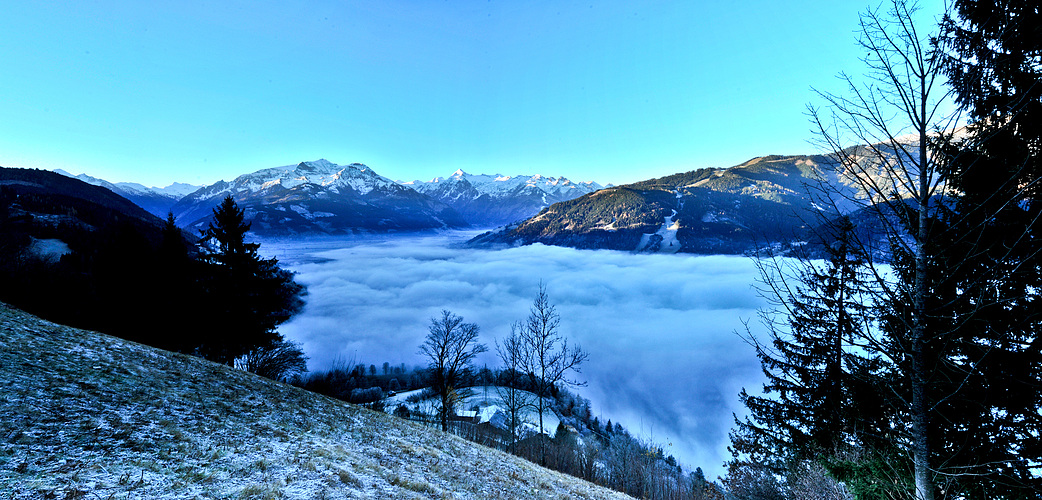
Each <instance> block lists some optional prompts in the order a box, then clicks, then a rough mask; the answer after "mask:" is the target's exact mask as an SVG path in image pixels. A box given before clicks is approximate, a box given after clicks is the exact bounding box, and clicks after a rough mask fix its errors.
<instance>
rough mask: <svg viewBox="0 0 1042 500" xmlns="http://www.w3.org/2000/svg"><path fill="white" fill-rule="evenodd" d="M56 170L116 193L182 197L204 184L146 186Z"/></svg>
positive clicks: (179, 183) (177, 183)
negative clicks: (113, 181)
mask: <svg viewBox="0 0 1042 500" xmlns="http://www.w3.org/2000/svg"><path fill="white" fill-rule="evenodd" d="M54 172H55V173H58V174H61V175H64V176H66V177H72V178H73V179H79V180H81V181H83V182H86V183H87V184H91V185H94V186H101V187H103V188H107V189H108V190H110V191H112V192H114V193H116V194H123V193H124V192H126V193H132V194H140V195H144V194H149V193H152V194H159V195H164V196H169V197H172V198H181V197H183V196H186V195H188V194H190V193H192V192H194V191H195V190H197V189H199V188H200V187H202V186H195V185H192V184H185V183H183V182H175V183H173V184H171V185H169V186H167V187H156V186H152V187H147V186H145V185H143V184H138V183H136V182H116V183H112V182H109V181H106V180H105V179H99V178H97V177H93V176H90V175H87V174H79V175H73V174H71V173H69V172H66V171H65V170H62V169H60V168H59V169H56V170H55V171H54Z"/></svg>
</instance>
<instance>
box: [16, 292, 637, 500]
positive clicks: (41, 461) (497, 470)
mask: <svg viewBox="0 0 1042 500" xmlns="http://www.w3.org/2000/svg"><path fill="white" fill-rule="evenodd" d="M0 491H5V492H8V493H9V494H10V495H11V498H18V499H23V498H24V499H37V498H39V499H43V498H94V497H98V498H124V497H128V496H129V497H132V498H196V497H199V498H461V499H463V498H521V497H523V498H628V497H625V496H623V495H621V494H619V493H616V492H612V491H610V490H605V489H602V488H599V487H596V486H593V485H591V484H589V483H585V482H583V481H580V480H577V479H574V478H571V477H568V476H564V475H561V474H557V473H554V472H551V471H547V470H544V469H541V468H539V467H536V466H534V465H532V464H529V463H528V462H525V461H523V460H521V459H519V458H516V457H513V456H511V455H508V454H505V453H501V452H499V451H496V450H491V449H488V448H484V447H481V446H478V445H475V444H472V443H469V442H466V441H464V440H462V439H460V438H457V437H455V436H451V435H447V434H443V433H441V432H438V431H434V430H430V429H427V428H424V427H419V426H417V425H415V424H412V423H409V422H406V421H403V420H399V419H396V418H394V417H390V416H388V415H384V414H382V413H376V412H372V411H369V410H365V409H361V408H358V407H356V406H353V405H349V404H346V403H342V402H339V401H336V400H332V399H329V398H325V397H322V396H318V395H315V394H312V393H309V392H306V391H303V390H300V389H297V388H295V387H292V386H288V385H285V384H280V383H275V382H272V381H269V380H266V379H263V378H260V377H257V376H254V375H252V374H248V373H244V372H239V371H236V370H233V369H230V368H227V367H225V366H222V365H217V364H214V363H210V362H207V361H204V360H201V359H197V358H192V357H189V356H184V355H180V354H173V353H169V352H166V351H161V350H157V349H153V348H150V347H146V346H143V345H140V344H135V343H131V342H126V341H123V340H120V339H117V338H114V337H109V336H106V335H102V334H99V333H95V332H90V331H85V330H78V329H74V328H68V327H63V326H59V325H55V324H53V323H49V322H46V321H43V320H41V319H39V318H36V317H33V316H31V315H28V314H26V313H23V312H21V311H18V310H15V309H12V308H10V307H8V306H6V305H4V304H0Z"/></svg>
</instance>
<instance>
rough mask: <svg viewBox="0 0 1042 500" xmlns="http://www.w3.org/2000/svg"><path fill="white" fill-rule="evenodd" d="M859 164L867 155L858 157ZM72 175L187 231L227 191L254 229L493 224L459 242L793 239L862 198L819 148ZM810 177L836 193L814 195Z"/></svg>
mask: <svg viewBox="0 0 1042 500" xmlns="http://www.w3.org/2000/svg"><path fill="white" fill-rule="evenodd" d="M857 151H858V150H857V148H854V149H852V150H851V151H850V152H851V153H852V154H853V155H855V156H856V155H857ZM864 161H865V162H871V161H873V158H872V157H871V155H865V159H864ZM866 166H868V167H871V164H868V163H866ZM867 170H868V171H869V172H868V174H867V175H873V174H872V172H871V170H872V169H871V168H868V169H867ZM78 177H79V178H81V179H84V180H85V181H87V182H91V183H93V184H98V185H102V186H105V187H108V188H109V189H112V190H113V191H115V192H117V193H120V194H122V195H124V196H126V197H127V198H128V199H131V200H139V201H136V202H137V203H139V204H141V205H143V206H146V207H150V210H151V211H152V212H153V213H157V214H162V215H165V212H160V211H159V210H166V211H169V212H172V213H173V214H174V215H175V216H176V219H177V221H178V224H179V225H181V226H182V227H185V228H188V229H193V230H198V229H204V228H205V227H206V224H207V223H208V222H209V220H210V217H211V215H212V209H213V208H214V207H215V206H216V205H217V204H218V203H219V202H220V201H221V200H222V199H223V198H224V197H225V196H232V197H233V198H234V199H235V200H236V202H237V203H239V205H240V206H241V207H243V208H244V210H245V213H246V217H247V219H248V220H249V221H251V222H252V224H253V226H252V230H253V232H255V233H257V234H260V235H265V236H292V235H314V234H354V233H364V232H389V231H391V232H395V231H396V232H401V231H416V230H429V229H453V228H463V227H497V229H495V230H492V231H489V232H487V233H484V234H482V235H480V236H478V237H476V238H474V239H473V240H471V242H470V243H469V245H470V246H474V247H495V246H503V245H508V246H513V245H526V244H533V243H543V244H547V245H559V246H570V247H576V248H603V249H614V250H626V251H636V252H664V253H674V252H689V253H700V254H712V253H725V254H734V253H745V252H750V251H753V250H757V249H763V248H773V249H775V250H780V251H782V252H784V251H787V250H789V249H792V248H797V247H801V246H805V245H806V244H807V241H808V240H813V238H814V234H815V232H816V231H817V230H818V228H819V225H820V224H822V223H823V222H824V221H827V220H829V219H831V218H834V217H836V216H838V215H840V214H844V213H850V212H851V211H853V210H854V209H855V208H856V207H855V205H856V204H854V203H852V202H850V201H849V200H852V199H854V198H857V197H858V196H862V194H861V193H859V192H858V190H857V189H856V187H855V186H854V185H852V184H851V183H850V181H849V180H848V179H846V176H845V175H843V173H842V172H839V171H838V169H837V165H836V163H835V162H834V160H833V159H831V158H830V157H828V156H822V155H791V156H779V155H773V156H761V157H755V158H752V159H750V160H749V161H746V162H744V163H742V164H739V165H736V166H733V167H729V168H704V169H698V170H693V171H689V172H683V173H677V174H673V175H669V176H665V177H660V178H656V179H649V180H646V181H641V182H636V183H632V184H627V185H622V186H610V185H609V186H608V187H606V188H604V187H602V186H601V185H600V184H597V183H595V182H573V181H571V180H569V179H566V178H563V177H545V176H541V175H532V176H525V175H517V176H506V175H485V174H479V175H475V174H469V173H466V172H464V171H462V170H457V171H456V172H455V173H453V174H452V175H451V176H449V177H436V178H434V179H432V180H430V181H426V182H422V181H412V182H400V181H392V180H390V179H388V178H386V177H383V176H380V175H379V174H377V173H376V172H374V171H373V170H372V169H371V168H369V167H367V166H365V165H362V164H358V163H354V164H350V165H344V166H342V165H337V164H335V163H332V162H329V161H327V160H322V159H320V160H315V161H305V162H301V163H299V164H297V165H287V166H283V167H275V168H267V169H263V170H258V171H256V172H252V173H249V174H244V175H241V176H239V177H237V178H235V179H234V180H232V181H230V182H226V181H219V182H217V183H214V184H211V185H209V186H203V187H201V188H198V189H195V190H194V191H192V192H190V193H188V194H184V193H185V192H186V191H189V190H190V189H191V188H193V187H194V186H188V185H184V184H175V185H172V186H170V187H168V188H162V189H158V188H145V187H144V186H141V185H138V184H131V183H117V184H112V183H107V182H105V181H102V180H100V179H95V178H92V177H89V176H85V175H80V176H78ZM816 185H818V186H821V185H825V186H829V187H830V188H831V189H834V190H836V194H838V195H839V196H835V197H832V198H831V199H828V200H822V199H817V197H819V196H820V193H816V192H815V190H814V189H813V187H814V186H816ZM837 200H838V201H839V202H838V203H837Z"/></svg>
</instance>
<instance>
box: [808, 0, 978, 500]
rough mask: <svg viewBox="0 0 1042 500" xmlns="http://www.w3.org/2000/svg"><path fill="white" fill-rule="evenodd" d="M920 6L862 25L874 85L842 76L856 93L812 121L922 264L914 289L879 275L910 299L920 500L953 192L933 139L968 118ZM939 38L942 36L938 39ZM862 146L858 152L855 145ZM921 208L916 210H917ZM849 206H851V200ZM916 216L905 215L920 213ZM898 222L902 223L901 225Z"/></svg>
mask: <svg viewBox="0 0 1042 500" xmlns="http://www.w3.org/2000/svg"><path fill="white" fill-rule="evenodd" d="M914 13H915V8H914V6H913V5H910V4H909V3H908V2H907V1H906V0H891V2H890V3H889V10H888V12H885V13H881V12H879V11H877V10H871V11H869V12H867V13H865V14H864V15H862V18H861V30H860V31H861V37H860V40H859V42H860V44H861V46H862V47H863V48H864V49H865V51H866V57H865V59H864V60H865V63H866V64H867V65H868V68H869V74H868V75H867V76H868V83H864V84H861V83H858V82H856V81H855V80H854V79H852V78H850V77H849V76H847V75H841V78H842V79H843V80H844V82H845V83H846V85H847V87H848V95H846V96H838V95H836V94H831V93H825V92H819V95H820V96H821V97H823V98H824V99H825V101H827V102H828V104H829V107H830V108H831V109H832V114H831V116H829V117H828V118H829V119H828V120H826V119H825V117H824V116H823V115H822V114H820V113H819V112H818V110H816V109H813V108H812V109H811V113H810V114H811V116H812V118H813V119H814V121H815V123H816V124H817V126H818V129H819V130H820V132H821V137H822V139H823V141H824V143H825V145H826V146H827V147H828V148H829V149H830V150H831V151H833V152H834V156H835V158H836V159H837V160H838V165H839V167H840V169H841V172H840V174H841V176H842V177H843V178H844V180H846V181H847V182H848V183H849V184H851V185H853V186H854V187H856V188H857V189H858V190H859V191H860V193H861V195H862V196H863V197H862V198H860V199H858V200H855V201H857V202H858V203H859V204H860V205H861V206H863V207H865V208H867V209H870V210H874V211H875V212H876V216H877V218H878V220H879V221H880V223H881V224H882V227H883V228H884V230H885V231H886V232H887V233H888V236H889V240H890V241H891V243H893V244H897V245H900V246H902V247H904V250H905V251H906V252H907V253H908V254H909V255H912V256H914V265H913V270H912V272H913V273H914V277H913V280H911V283H910V285H911V287H910V289H905V290H901V289H899V287H901V286H903V285H902V284H901V283H895V280H893V279H888V278H886V277H885V274H886V273H885V272H884V271H883V270H880V269H876V272H875V274H876V277H877V280H878V281H879V283H880V284H881V285H882V286H881V290H884V293H886V294H888V297H884V298H885V299H896V298H897V297H900V296H906V297H909V298H910V301H911V304H910V305H911V309H912V311H911V314H910V315H909V318H910V319H909V321H908V323H907V324H906V328H907V331H908V335H907V342H906V343H905V345H904V346H903V349H904V351H905V352H903V353H901V354H902V355H905V356H908V358H909V359H910V360H911V370H910V373H907V374H906V377H907V379H908V383H909V387H910V392H911V401H909V402H907V404H908V410H909V415H910V427H911V435H910V441H911V443H910V446H909V448H910V450H909V451H910V452H911V454H912V460H913V465H914V481H915V495H916V498H917V499H918V500H932V499H933V497H934V489H935V488H934V479H933V476H934V472H935V471H934V469H933V468H932V465H933V464H931V460H930V453H931V451H930V445H929V440H928V436H929V434H930V413H931V400H932V399H933V398H937V397H940V396H939V395H933V394H930V393H929V391H928V380H929V377H930V374H929V373H928V370H929V368H928V363H927V361H928V360H927V359H926V345H927V343H928V342H929V341H930V339H931V338H935V337H937V336H938V335H940V333H941V332H934V331H930V330H929V328H928V322H927V318H928V317H929V314H930V312H931V311H929V310H928V308H927V301H926V293H927V284H928V281H929V280H930V279H931V275H932V273H935V272H937V271H936V270H935V269H931V266H930V264H929V255H928V254H927V252H928V251H929V247H930V245H931V244H933V243H934V241H932V240H931V238H935V237H936V235H935V234H932V233H931V227H930V222H931V217H932V216H934V215H935V210H936V209H937V208H938V207H936V206H934V205H932V204H933V203H936V202H935V196H936V195H938V194H942V193H943V192H944V190H945V184H944V177H943V173H944V165H943V162H941V161H939V158H940V156H936V157H935V155H932V154H931V150H930V148H929V147H928V146H929V145H930V144H931V141H938V140H941V141H943V140H950V138H951V134H952V131H953V130H954V128H955V126H956V125H957V124H958V115H957V114H956V113H954V112H948V111H947V110H948V109H954V108H952V107H951V106H950V104H951V103H950V101H949V99H948V98H949V96H950V91H949V90H946V89H945V88H943V87H942V84H943V74H942V67H941V64H942V61H941V58H940V57H939V55H938V54H937V53H936V52H935V51H934V49H933V47H932V45H931V42H930V38H929V37H927V36H923V35H922V34H920V33H919V32H918V31H917V28H916V26H915V24H914V23H913V17H914ZM935 36H936V35H935ZM851 143H853V144H854V145H855V147H849V146H850V145H851ZM909 200H912V203H909ZM848 201H849V200H848ZM910 206H911V208H913V210H912V211H911V212H912V215H911V217H908V218H905V217H904V216H903V215H901V214H907V213H909V212H910V210H909V207H910ZM895 219H897V220H895Z"/></svg>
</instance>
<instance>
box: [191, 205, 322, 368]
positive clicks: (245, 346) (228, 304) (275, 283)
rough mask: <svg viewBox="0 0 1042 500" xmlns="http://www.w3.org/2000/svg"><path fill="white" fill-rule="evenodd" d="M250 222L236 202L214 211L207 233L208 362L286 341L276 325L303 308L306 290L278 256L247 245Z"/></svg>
mask: <svg viewBox="0 0 1042 500" xmlns="http://www.w3.org/2000/svg"><path fill="white" fill-rule="evenodd" d="M249 230H250V224H248V223H246V222H245V221H244V216H243V210H242V209H240V208H239V207H238V206H237V205H236V204H235V201H234V200H232V198H231V197H230V196H229V197H226V198H225V199H224V201H223V202H222V203H221V204H220V205H219V206H218V207H217V208H215V209H214V210H213V221H212V222H211V223H210V225H209V227H207V229H206V231H204V232H202V240H201V241H200V243H202V244H203V250H202V259H201V260H202V265H203V270H204V272H203V274H202V278H201V285H202V290H203V294H204V296H205V297H206V298H207V300H206V303H205V304H204V307H205V309H203V314H202V315H201V317H200V318H199V322H198V324H199V327H198V328H199V331H200V332H201V334H202V337H201V339H200V340H201V343H200V346H199V351H200V353H201V354H203V355H204V356H206V357H207V358H208V359H211V360H214V361H218V362H221V363H225V364H229V365H231V364H233V362H234V361H235V359H236V358H238V357H240V356H243V355H244V354H246V353H248V352H250V351H252V350H253V349H255V348H270V347H273V346H274V345H275V343H277V342H278V341H280V340H281V336H280V335H279V333H278V332H277V331H276V327H277V326H278V325H279V324H281V323H283V322H285V321H286V320H288V319H289V318H290V317H292V316H293V315H294V314H296V313H297V312H299V311H300V309H301V308H303V305H304V303H303V299H302V296H303V294H304V288H303V287H302V286H301V285H300V284H298V283H296V282H295V281H293V275H292V273H290V272H289V271H286V270H284V269H282V268H280V267H279V266H278V260H276V259H275V258H271V259H264V258H261V257H260V256H259V255H258V254H257V249H258V248H259V247H260V245H259V244H258V243H250V242H247V241H246V233H247V232H248V231H249Z"/></svg>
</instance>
